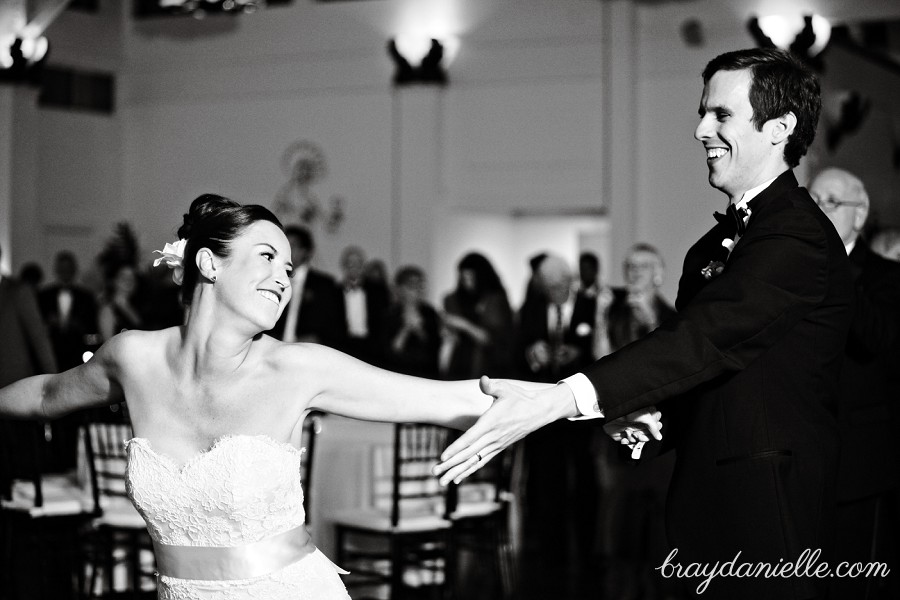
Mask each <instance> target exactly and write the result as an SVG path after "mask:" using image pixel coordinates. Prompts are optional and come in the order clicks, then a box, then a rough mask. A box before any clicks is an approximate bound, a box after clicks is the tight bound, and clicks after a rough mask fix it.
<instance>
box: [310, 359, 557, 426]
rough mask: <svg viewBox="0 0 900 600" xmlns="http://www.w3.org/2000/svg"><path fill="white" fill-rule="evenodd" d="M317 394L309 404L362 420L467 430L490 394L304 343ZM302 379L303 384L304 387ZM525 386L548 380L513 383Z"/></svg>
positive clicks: (473, 384) (467, 383) (474, 384)
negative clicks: (382, 366) (388, 368)
mask: <svg viewBox="0 0 900 600" xmlns="http://www.w3.org/2000/svg"><path fill="white" fill-rule="evenodd" d="M305 351H306V352H309V354H308V355H307V359H309V358H312V360H307V361H306V364H307V365H311V366H310V368H311V369H313V372H312V373H307V374H308V375H311V378H313V379H315V381H316V382H317V383H316V388H317V393H315V394H314V395H313V398H312V400H311V403H310V406H309V408H312V409H317V410H322V411H325V412H329V413H333V414H339V415H342V416H346V417H352V418H354V419H363V420H367V421H389V422H417V423H435V424H438V425H445V426H449V427H455V428H458V429H466V428H468V427H470V426H471V425H472V424H473V423H474V422H475V420H476V419H477V418H478V417H479V416H481V415H482V414H484V412H485V411H486V410H487V409H488V408H490V406H491V403H492V402H493V398H492V397H491V396H490V395H488V394H485V393H483V392H482V391H481V389H480V388H479V384H478V380H476V379H470V380H464V381H437V380H433V379H424V378H421V377H412V376H409V375H401V374H398V373H394V372H391V371H387V370H384V369H379V368H376V367H373V366H371V365H368V364H366V363H364V362H362V361H359V360H356V359H354V358H351V357H349V356H347V355H345V354H342V353H340V352H337V351H335V350H332V349H330V348H326V347H324V346H315V347H307V348H306V349H305ZM308 383H309V381H308V380H307V382H306V384H307V385H308ZM517 383H521V384H522V385H523V386H526V387H528V388H529V389H544V388H547V387H551V386H549V385H548V384H534V383H528V382H517Z"/></svg>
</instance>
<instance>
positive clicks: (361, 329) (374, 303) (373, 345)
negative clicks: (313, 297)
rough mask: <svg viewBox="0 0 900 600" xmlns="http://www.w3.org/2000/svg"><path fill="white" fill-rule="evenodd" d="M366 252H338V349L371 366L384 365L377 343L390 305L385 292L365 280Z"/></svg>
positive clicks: (350, 249) (352, 248)
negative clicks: (340, 328) (339, 272)
mask: <svg viewBox="0 0 900 600" xmlns="http://www.w3.org/2000/svg"><path fill="white" fill-rule="evenodd" d="M365 267H366V253H365V252H364V251H363V249H362V248H360V247H359V246H347V247H346V248H344V251H343V252H342V253H341V269H342V270H343V273H344V277H343V280H342V281H341V283H340V286H339V296H340V301H339V303H338V309H339V311H340V321H341V324H342V331H341V335H342V338H341V350H343V351H344V352H346V353H347V354H349V355H350V356H354V357H356V358H358V359H360V360H364V361H366V362H368V363H371V364H379V365H383V364H384V360H383V359H384V357H383V356H381V353H380V352H379V347H378V343H379V340H380V339H381V337H382V332H381V327H382V325H383V321H384V315H385V312H386V311H387V308H388V305H389V303H390V298H389V297H388V293H387V289H386V288H384V287H381V286H375V285H372V284H371V283H370V282H369V281H366V279H365V277H364V274H365Z"/></svg>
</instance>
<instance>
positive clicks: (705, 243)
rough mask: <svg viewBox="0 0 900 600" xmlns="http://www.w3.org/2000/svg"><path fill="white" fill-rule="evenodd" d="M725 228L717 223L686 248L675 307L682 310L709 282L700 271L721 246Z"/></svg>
mask: <svg viewBox="0 0 900 600" xmlns="http://www.w3.org/2000/svg"><path fill="white" fill-rule="evenodd" d="M727 229H728V228H727V227H726V226H725V225H723V224H722V223H717V224H716V225H715V227H713V228H712V229H710V230H709V231H707V232H706V234H705V235H704V236H703V237H702V238H700V239H699V240H698V241H697V243H695V244H694V245H693V246H692V247H691V249H690V250H688V252H687V254H686V255H685V257H684V268H683V270H682V272H681V279H679V280H678V295H677V296H676V297H675V308H676V309H678V310H682V309H683V308H684V306H685V305H686V304H687V303H688V302H690V301H691V299H692V298H693V297H694V296H695V295H697V292H699V291H700V290H701V289H703V286H705V285H706V284H707V283H709V281H710V280H708V279H706V278H705V277H704V276H703V274H702V271H703V269H704V268H705V267H706V266H707V265H708V264H709V261H710V260H712V257H713V256H714V255H715V253H716V251H717V250H718V249H719V248H720V247H721V245H722V239H723V238H724V236H725V234H726V231H727Z"/></svg>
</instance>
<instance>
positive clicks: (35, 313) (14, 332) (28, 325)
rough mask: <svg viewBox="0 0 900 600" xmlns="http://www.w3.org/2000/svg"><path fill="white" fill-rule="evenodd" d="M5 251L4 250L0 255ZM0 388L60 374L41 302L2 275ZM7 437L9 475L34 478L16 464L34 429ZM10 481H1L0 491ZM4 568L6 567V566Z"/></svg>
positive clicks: (11, 431)
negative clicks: (32, 376) (9, 460)
mask: <svg viewBox="0 0 900 600" xmlns="http://www.w3.org/2000/svg"><path fill="white" fill-rule="evenodd" d="M2 255H3V248H2V247H0V256H2ZM0 340H2V347H0V387H2V386H5V385H9V384H10V383H13V382H14V381H19V380H20V379H24V378H26V377H30V376H31V375H37V374H41V373H56V369H57V365H56V357H55V355H54V353H53V345H52V344H51V342H50V336H49V335H48V334H47V329H46V327H45V326H44V321H43V319H42V318H41V312H40V309H39V308H38V303H37V299H36V298H35V296H34V292H32V291H31V288H30V287H28V286H27V285H25V284H23V283H21V282H19V281H17V280H15V279H13V278H12V277H9V276H7V275H3V274H2V273H0ZM0 428H2V429H3V430H4V432H6V435H2V436H0V444H4V445H6V451H5V452H2V454H3V455H6V456H10V457H13V463H14V464H9V465H5V467H6V468H7V469H8V474H9V475H10V476H11V477H15V476H19V477H22V476H30V473H28V471H27V469H28V468H29V467H30V465H26V464H21V463H17V462H16V460H15V459H16V457H19V456H21V452H16V448H17V447H18V448H22V447H23V445H24V444H33V439H32V438H31V433H32V432H31V429H30V428H29V429H27V430H23V429H22V428H19V427H14V426H11V425H10V424H4V426H3V427H0ZM8 484H9V481H0V489H3V488H4V487H5V486H7V485H8ZM3 568H6V566H5V565H4V567H3Z"/></svg>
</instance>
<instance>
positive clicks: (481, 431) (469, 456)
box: [434, 377, 662, 485]
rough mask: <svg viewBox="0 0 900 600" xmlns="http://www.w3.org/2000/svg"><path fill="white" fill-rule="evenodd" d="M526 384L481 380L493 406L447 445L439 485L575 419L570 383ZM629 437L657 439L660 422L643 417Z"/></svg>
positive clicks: (439, 472) (576, 411) (435, 471)
mask: <svg viewBox="0 0 900 600" xmlns="http://www.w3.org/2000/svg"><path fill="white" fill-rule="evenodd" d="M531 385H533V384H530V385H529V384H526V383H524V382H509V381H503V380H494V379H489V378H487V377H482V378H481V390H482V391H483V392H484V393H485V394H489V395H491V396H493V397H494V403H493V405H492V406H491V408H489V409H488V411H487V412H485V413H484V414H483V415H482V416H481V417H480V418H479V419H478V421H477V422H476V423H475V425H473V426H472V427H471V429H469V430H468V431H466V432H465V433H464V434H462V435H461V436H460V437H459V438H458V439H457V440H456V441H455V442H453V443H452V444H450V446H448V447H447V449H446V450H445V451H444V452H443V454H442V455H441V461H442V462H441V463H440V464H438V465H437V466H436V467H435V470H434V473H435V475H437V476H439V477H440V481H441V483H442V484H444V485H446V484H447V483H449V482H450V481H456V482H459V481H461V480H462V479H464V478H465V477H467V476H468V475H470V474H471V473H473V472H475V471H477V470H478V469H479V468H481V467H482V466H483V465H484V464H485V463H486V462H488V461H489V460H490V459H491V458H493V457H494V456H496V455H497V454H498V453H499V452H501V451H503V450H504V449H505V448H507V447H509V446H510V445H512V444H514V443H515V442H517V441H519V440H520V439H522V438H523V437H525V436H526V435H528V434H529V433H531V432H533V431H535V430H537V429H540V428H541V427H543V426H545V425H548V424H549V423H552V422H554V421H558V420H559V419H565V418H573V417H578V416H579V415H580V414H581V413H580V412H579V410H578V408H577V406H576V404H575V396H574V394H573V393H572V389H571V388H570V387H569V386H568V384H565V383H560V384H557V385H555V386H551V387H546V386H542V387H534V388H532V387H531ZM633 429H634V431H632V432H629V434H627V437H628V438H629V439H630V440H632V441H634V440H643V441H647V439H649V438H648V437H647V436H646V435H644V434H643V433H639V432H638V430H641V429H646V430H647V431H648V432H649V433H650V435H652V436H653V437H654V438H656V439H660V438H661V437H662V436H661V434H660V433H659V424H658V419H650V418H647V419H645V420H644V421H642V422H640V423H636V424H635V426H634V427H633Z"/></svg>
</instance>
